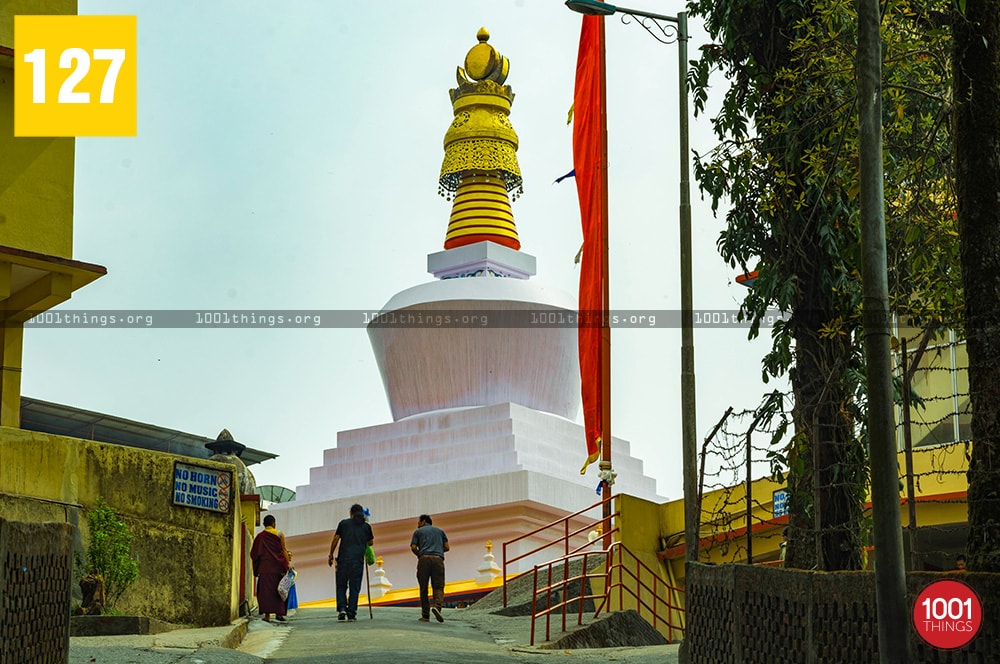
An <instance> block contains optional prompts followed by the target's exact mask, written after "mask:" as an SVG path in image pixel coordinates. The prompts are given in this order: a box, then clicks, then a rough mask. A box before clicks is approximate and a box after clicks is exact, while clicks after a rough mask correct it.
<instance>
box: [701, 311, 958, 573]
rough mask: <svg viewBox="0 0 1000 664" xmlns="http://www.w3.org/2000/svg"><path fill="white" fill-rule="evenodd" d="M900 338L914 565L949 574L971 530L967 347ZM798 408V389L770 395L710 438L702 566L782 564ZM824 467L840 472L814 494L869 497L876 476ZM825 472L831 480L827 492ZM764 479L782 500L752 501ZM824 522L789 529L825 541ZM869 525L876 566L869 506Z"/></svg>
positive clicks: (919, 336) (952, 341) (905, 494)
mask: <svg viewBox="0 0 1000 664" xmlns="http://www.w3.org/2000/svg"><path fill="white" fill-rule="evenodd" d="M897 339H898V341H899V344H898V346H897V347H896V348H894V351H895V352H894V375H895V381H894V384H895V387H896V389H895V392H896V397H897V399H896V401H897V404H896V413H895V420H896V433H897V436H896V441H897V449H898V450H900V452H901V458H902V459H903V460H905V463H904V462H902V461H901V463H900V466H899V483H900V497H901V498H902V499H903V502H902V504H901V505H902V506H901V516H902V526H903V528H904V547H905V549H906V550H907V560H906V567H907V569H911V570H923V569H950V568H951V565H952V564H953V562H954V557H955V554H956V552H957V550H956V547H958V550H961V547H964V542H965V531H966V528H967V526H966V516H965V514H966V512H965V510H964V509H962V510H960V511H957V512H956V510H955V506H964V505H965V504H966V503H967V500H966V494H965V487H966V485H965V483H964V476H965V474H966V472H967V470H968V460H969V455H970V451H971V441H970V440H969V438H970V431H969V424H968V423H969V419H970V417H971V405H970V394H969V388H968V384H969V382H968V358H967V355H966V353H965V340H964V339H956V338H955V335H954V334H953V333H950V332H947V331H946V332H943V333H938V334H937V335H936V336H935V335H934V334H933V331H932V333H927V332H926V331H924V330H913V329H909V330H901V331H900V334H899V336H898V337H897ZM793 405H794V403H793V396H792V394H791V392H790V391H787V392H782V391H779V390H775V391H772V392H770V393H768V394H765V395H762V396H761V397H760V400H759V401H758V403H757V405H756V406H755V407H752V408H744V409H743V410H735V409H734V408H733V407H730V408H729V409H728V410H727V411H726V412H725V413H724V414H723V415H722V416H721V418H720V419H719V420H718V422H717V423H716V424H715V425H714V427H713V428H712V430H711V431H710V433H709V435H708V436H706V437H705V439H704V441H703V445H702V448H701V450H700V453H701V456H700V459H699V466H700V467H699V505H700V515H701V536H702V544H701V554H700V559H701V560H702V561H706V562H707V561H710V560H711V561H716V562H719V561H721V562H743V563H745V562H747V561H748V560H753V561H754V562H765V563H768V564H780V563H777V561H775V560H774V558H775V557H776V556H777V554H776V551H778V550H780V547H779V546H778V544H779V543H780V542H782V540H783V535H782V531H783V529H784V528H785V526H786V525H787V519H786V518H784V517H785V515H786V514H787V499H788V497H789V495H790V494H789V492H788V486H787V484H786V480H787V477H788V473H789V469H788V466H787V463H788V462H787V458H786V454H787V447H788V443H789V440H790V437H791V436H792V435H793V434H794V426H793V424H792V407H793ZM826 405H827V406H830V405H832V404H829V403H828V404H826ZM815 424H817V422H815V421H814V431H813V439H814V440H816V439H817V438H818V436H820V435H827V434H826V432H825V431H824V427H819V426H815ZM860 429H861V424H860V423H856V431H857V432H859V433H860ZM814 461H815V457H814ZM815 466H816V467H819V464H815ZM824 469H826V470H831V468H830V467H829V466H826V467H822V468H820V470H821V473H817V474H814V475H813V476H812V477H810V478H808V480H809V482H811V484H812V491H813V496H814V497H816V496H819V495H820V494H821V491H822V490H823V489H829V488H831V487H835V486H842V485H844V484H846V483H855V484H857V483H858V482H862V483H864V484H865V486H864V488H865V490H867V488H868V487H867V475H866V476H865V479H864V480H859V478H857V477H847V476H844V475H842V474H838V469H837V468H832V472H830V473H828V474H824V473H823V472H822V471H823V470H824ZM817 475H819V476H821V477H822V476H826V477H830V478H832V480H831V481H827V482H826V483H825V484H824V485H823V486H820V485H819V483H818V482H817V481H816V480H815V477H816V476H817ZM958 476H962V477H961V478H959V477H958ZM763 477H770V478H772V479H773V480H775V482H776V485H777V486H778V488H777V489H775V492H774V494H773V495H762V493H761V491H760V490H759V489H758V490H757V491H754V492H751V493H750V494H749V495H751V496H752V499H751V500H750V501H747V498H746V497H747V495H748V488H749V486H750V484H751V483H752V482H753V481H754V480H758V479H760V478H763ZM866 492H867V491H866ZM918 506H919V508H918ZM820 509H822V503H820ZM919 514H924V515H931V516H932V518H931V519H926V518H925V521H926V520H930V521H931V522H930V523H924V524H921V523H919V522H918V521H917V517H918V515H919ZM945 514H947V516H945ZM959 515H960V516H959ZM816 517H817V514H816V513H815V510H813V511H812V514H811V515H810V517H809V519H808V521H809V525H807V526H804V525H802V524H798V525H796V526H789V528H790V529H791V530H792V531H794V532H792V533H791V536H792V537H796V536H799V537H805V538H808V539H809V541H818V540H819V538H820V537H822V536H823V535H824V532H826V533H828V532H829V531H830V529H829V528H827V529H826V530H825V531H821V530H820V529H819V526H818V524H819V519H817V518H816ZM862 519H863V521H862V529H863V531H864V532H865V533H866V535H865V537H864V538H863V542H862V545H863V546H864V549H865V555H863V561H864V563H865V564H868V562H867V561H868V558H869V557H870V556H868V555H867V551H868V550H869V549H870V546H869V542H870V541H871V538H870V536H869V535H870V532H869V531H870V524H871V520H870V519H871V508H870V505H869V504H866V505H865V508H864V510H863V513H862ZM819 555H820V554H817V556H818V559H820V558H819ZM869 566H870V565H869Z"/></svg>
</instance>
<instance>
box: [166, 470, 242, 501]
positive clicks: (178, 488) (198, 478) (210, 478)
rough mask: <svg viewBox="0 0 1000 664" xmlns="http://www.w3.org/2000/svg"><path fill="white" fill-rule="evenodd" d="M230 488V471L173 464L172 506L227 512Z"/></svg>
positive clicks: (231, 474) (230, 493)
mask: <svg viewBox="0 0 1000 664" xmlns="http://www.w3.org/2000/svg"><path fill="white" fill-rule="evenodd" d="M232 486H233V472H232V471H231V470H217V469H215V468H205V467H203V466H193V465H191V464H187V463H181V462H179V461H178V462H177V463H175V464H174V505H184V506H185V507H196V508H198V509H202V510H210V511H212V512H228V511H229V504H230V496H231V495H232Z"/></svg>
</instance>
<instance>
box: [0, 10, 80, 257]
mask: <svg viewBox="0 0 1000 664" xmlns="http://www.w3.org/2000/svg"><path fill="white" fill-rule="evenodd" d="M76 11H77V3H76V0H4V1H3V2H0V46H5V47H7V48H13V47H14V16H16V15H18V14H61V15H65V14H76ZM15 57H16V54H15ZM13 64H14V63H13V59H12V58H10V57H9V56H0V127H3V130H2V131H0V155H3V157H2V158H0V245H3V246H8V247H15V248H17V249H24V250H26V251H33V252H37V253H40V254H46V255H51V256H57V257H59V258H72V256H73V161H74V158H75V145H76V144H75V140H74V139H73V138H14V136H13V127H14V72H13Z"/></svg>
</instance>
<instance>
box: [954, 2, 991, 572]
mask: <svg viewBox="0 0 1000 664" xmlns="http://www.w3.org/2000/svg"><path fill="white" fill-rule="evenodd" d="M957 5H958V13H957V16H956V18H955V21H954V36H955V44H954V76H955V154H956V159H957V162H958V164H957V177H956V182H957V187H956V189H957V192H958V221H959V234H960V238H961V258H962V261H961V262H962V281H963V283H964V285H965V293H966V302H965V314H966V338H967V341H968V352H969V392H970V400H971V402H972V439H973V444H972V458H971V460H970V463H969V494H968V499H969V538H968V545H967V547H968V555H969V567H970V569H974V570H981V571H988V572H1000V447H998V446H1000V295H998V294H1000V2H997V0H959V1H958V3H957Z"/></svg>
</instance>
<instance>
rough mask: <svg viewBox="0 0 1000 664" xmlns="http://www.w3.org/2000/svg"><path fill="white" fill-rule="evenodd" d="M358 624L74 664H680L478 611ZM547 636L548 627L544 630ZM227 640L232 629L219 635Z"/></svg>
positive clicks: (89, 652)
mask: <svg viewBox="0 0 1000 664" xmlns="http://www.w3.org/2000/svg"><path fill="white" fill-rule="evenodd" d="M362 608H363V609H364V610H362V611H359V612H358V621H357V622H354V623H348V622H339V621H338V620H337V614H336V612H335V611H334V610H332V609H301V610H299V611H298V612H297V613H296V614H295V615H294V616H292V617H291V618H290V619H289V621H288V623H287V624H286V625H279V624H274V623H272V624H268V623H265V622H263V621H262V620H260V619H259V618H253V619H251V620H250V622H249V624H248V625H247V634H246V636H245V638H244V639H243V640H242V643H241V645H240V647H239V649H236V650H232V649H227V648H221V647H218V645H217V644H218V643H221V642H222V641H220V640H219V638H218V637H217V636H216V637H214V638H209V636H210V635H211V634H212V633H213V631H212V630H178V631H177V632H171V633H168V634H165V635H157V636H156V637H132V638H129V637H107V638H103V639H96V638H73V639H71V640H70V657H69V664H175V663H176V664H261V663H263V662H268V663H270V662H274V663H276V664H278V663H282V662H287V663H291V662H295V663H296V664H312V663H319V662H351V663H352V664H386V663H390V664H438V663H440V664H452V663H454V664H494V663H507V664H509V663H510V662H543V663H548V662H552V663H555V662H567V663H574V664H576V663H579V664H594V663H597V662H620V663H624V664H672V663H673V662H677V646H676V645H667V646H652V647H644V648H604V649H577V650H546V649H541V648H539V647H533V646H531V645H529V641H530V638H529V637H530V619H529V618H526V617H518V618H509V617H504V616H497V615H493V614H491V613H488V612H486V611H476V610H472V609H445V610H444V618H445V621H444V622H443V623H438V622H436V621H435V620H434V619H433V617H432V618H431V621H430V622H427V623H424V622H419V621H418V620H417V618H418V617H419V615H420V611H419V609H416V608H396V607H376V608H375V610H374V618H373V619H370V618H369V616H368V611H367V609H366V607H362ZM539 628H541V625H539ZM215 631H216V632H218V633H219V634H222V633H223V632H224V631H225V628H219V629H218V630H215Z"/></svg>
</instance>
